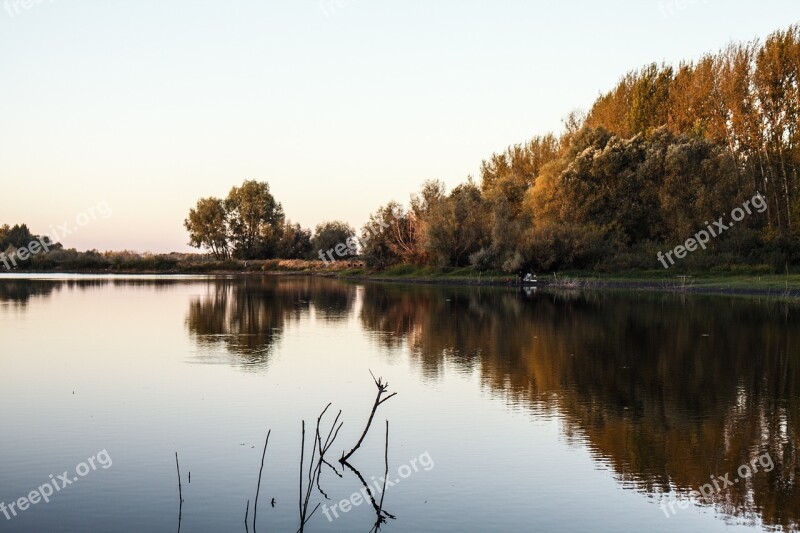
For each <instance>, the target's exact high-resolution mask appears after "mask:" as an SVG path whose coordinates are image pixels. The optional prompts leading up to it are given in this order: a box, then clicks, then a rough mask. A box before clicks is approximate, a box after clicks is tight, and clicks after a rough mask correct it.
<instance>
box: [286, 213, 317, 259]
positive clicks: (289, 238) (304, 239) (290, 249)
mask: <svg viewBox="0 0 800 533" xmlns="http://www.w3.org/2000/svg"><path fill="white" fill-rule="evenodd" d="M311 250H312V246H311V231H309V230H307V229H303V228H302V227H300V224H292V223H291V222H287V223H286V224H285V225H284V226H283V231H282V234H281V238H280V240H279V241H278V249H277V256H278V257H280V258H281V259H308V258H309V257H311Z"/></svg>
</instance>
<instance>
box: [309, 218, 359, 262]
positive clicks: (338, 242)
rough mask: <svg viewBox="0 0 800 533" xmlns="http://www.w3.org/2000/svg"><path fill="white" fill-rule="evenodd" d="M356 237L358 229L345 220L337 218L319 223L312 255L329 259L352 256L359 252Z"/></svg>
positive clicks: (315, 232) (335, 259) (313, 242)
mask: <svg viewBox="0 0 800 533" xmlns="http://www.w3.org/2000/svg"><path fill="white" fill-rule="evenodd" d="M355 237H356V231H355V230H354V229H353V227H352V226H350V225H349V224H347V223H345V222H341V221H338V220H337V221H333V222H324V223H322V224H319V225H318V226H317V227H316V229H315V230H314V238H313V239H312V241H311V242H312V246H313V250H312V256H314V257H316V258H318V259H322V258H326V260H328V261H337V260H340V259H348V258H352V257H354V256H355V255H356V254H357V253H358V245H357V244H356V240H355ZM329 252H330V253H329ZM326 254H327V255H326Z"/></svg>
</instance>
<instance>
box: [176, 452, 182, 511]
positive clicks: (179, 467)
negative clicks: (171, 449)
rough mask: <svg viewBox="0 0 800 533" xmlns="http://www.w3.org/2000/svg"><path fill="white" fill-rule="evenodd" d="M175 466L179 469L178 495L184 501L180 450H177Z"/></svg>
mask: <svg viewBox="0 0 800 533" xmlns="http://www.w3.org/2000/svg"><path fill="white" fill-rule="evenodd" d="M175 467H176V468H177V469H178V497H179V498H180V499H181V503H183V487H182V486H181V465H180V463H178V452H175Z"/></svg>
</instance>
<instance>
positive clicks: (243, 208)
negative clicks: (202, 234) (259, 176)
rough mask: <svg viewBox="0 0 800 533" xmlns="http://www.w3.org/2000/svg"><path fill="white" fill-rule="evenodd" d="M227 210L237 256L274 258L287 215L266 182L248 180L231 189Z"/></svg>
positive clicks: (232, 242) (226, 205) (226, 200)
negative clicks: (285, 215)
mask: <svg viewBox="0 0 800 533" xmlns="http://www.w3.org/2000/svg"><path fill="white" fill-rule="evenodd" d="M225 209H226V211H227V214H228V228H229V235H230V243H231V246H232V248H233V253H234V256H235V257H237V258H239V259H265V258H270V257H274V256H275V252H276V249H277V245H278V242H279V241H280V237H281V235H280V232H281V229H282V227H283V224H284V214H283V207H281V204H280V203H278V202H277V201H276V200H275V198H274V197H273V196H272V194H270V191H269V185H268V184H267V183H265V182H258V181H254V180H248V181H245V182H244V183H243V184H242V186H241V187H234V188H232V189H231V191H230V192H229V193H228V197H227V198H226V199H225Z"/></svg>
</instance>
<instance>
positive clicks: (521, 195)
mask: <svg viewBox="0 0 800 533" xmlns="http://www.w3.org/2000/svg"><path fill="white" fill-rule="evenodd" d="M799 80H800V25H793V26H791V27H789V28H788V29H786V30H780V31H776V32H775V33H773V34H772V35H770V36H769V37H768V38H767V39H766V40H764V41H763V42H760V41H752V42H749V43H737V44H730V45H728V46H727V47H725V48H724V49H722V50H720V51H718V52H716V53H709V54H707V55H705V56H704V57H702V58H701V59H699V60H698V61H691V62H682V63H680V64H679V65H677V66H673V65H667V64H661V65H659V64H655V63H654V64H651V65H647V66H645V67H643V68H641V69H638V70H635V71H632V72H629V73H628V74H626V75H625V76H623V77H622V79H621V80H620V81H619V83H618V84H617V86H616V87H614V88H613V89H612V90H610V91H609V92H607V93H605V94H603V95H601V96H600V97H599V98H598V99H597V100H596V101H595V103H594V104H593V106H592V107H591V109H590V110H589V111H588V112H586V113H581V112H573V113H571V114H570V115H569V116H568V117H567V118H566V119H565V121H564V129H563V132H562V133H561V134H560V135H555V134H548V135H543V136H537V137H535V138H533V139H531V140H530V141H528V142H525V143H522V144H518V145H514V146H511V147H509V148H508V149H507V150H505V151H504V152H502V153H496V154H493V155H492V156H491V157H489V158H488V159H487V160H485V161H484V162H483V164H482V165H481V169H480V175H479V178H478V179H477V180H476V179H473V178H472V177H470V178H469V179H468V180H467V181H466V182H465V183H462V184H460V185H458V186H457V187H455V188H454V189H453V190H451V191H449V192H448V191H447V190H446V188H445V186H444V184H443V183H442V182H440V181H436V180H433V181H428V182H426V183H425V184H424V185H423V186H422V188H421V190H420V191H419V192H418V193H415V194H413V195H412V196H411V198H410V201H409V203H408V204H407V205H401V204H399V203H397V202H394V201H393V202H389V203H387V204H386V205H384V206H382V207H380V208H378V209H377V210H376V211H375V212H374V213H373V214H372V215H371V216H370V220H369V221H368V222H367V224H366V225H365V226H364V228H363V229H361V230H360V232H359V234H360V235H361V236H362V237H364V236H367V235H368V236H369V237H370V238H369V239H368V240H364V241H362V245H361V246H360V247H359V249H358V253H359V255H360V256H361V257H363V259H364V260H365V261H366V262H367V264H368V265H369V266H371V267H374V268H386V267H388V266H391V265H394V264H399V263H407V264H417V265H432V266H439V267H464V266H473V267H475V268H477V269H480V270H503V271H506V272H516V271H520V270H523V269H533V270H539V271H552V270H557V269H597V270H620V269H656V268H660V266H659V265H658V263H657V261H656V253H657V252H658V251H659V250H661V249H665V248H672V246H674V245H675V244H678V243H680V242H682V241H684V240H685V239H686V238H687V237H690V236H691V235H693V234H694V233H695V232H696V231H697V230H699V229H702V228H704V227H706V226H707V225H708V222H709V220H716V219H717V217H719V216H723V215H725V214H727V213H729V212H730V210H731V209H732V208H734V207H736V206H738V205H741V204H742V202H743V201H744V200H746V199H748V198H751V197H753V195H754V194H755V193H756V192H760V193H761V194H762V195H763V196H764V198H766V200H767V203H768V206H767V209H766V210H765V212H764V213H759V214H758V215H757V216H752V217H749V218H748V219H746V220H745V221H743V222H742V223H741V224H739V225H737V227H736V228H735V229H732V230H731V231H730V232H728V233H726V234H725V235H724V236H721V237H720V238H719V239H716V240H714V241H713V242H712V243H710V245H709V249H708V250H706V251H704V252H703V253H697V254H693V255H692V256H690V257H689V258H687V259H686V261H685V262H684V263H683V266H685V267H686V268H696V269H714V268H721V269H737V268H745V267H747V268H749V267H752V268H759V269H764V270H770V271H784V270H788V269H789V268H790V267H791V266H792V265H795V266H797V265H800V240H798V236H800V194H799V193H800V171H799V169H800V133H799V132H798V122H799V121H800V89H799V88H798V85H799V83H800V81H799ZM186 227H187V229H188V230H189V232H190V235H191V243H192V244H193V245H194V246H204V247H207V248H208V249H209V250H211V252H212V253H213V254H214V255H215V256H217V257H218V258H220V259H223V258H228V257H234V258H242V259H247V258H257V257H261V258H269V257H285V258H295V257H298V258H299V257H308V258H316V256H317V254H318V252H319V250H327V249H328V248H331V247H335V246H336V244H338V243H344V242H346V241H347V239H348V238H351V237H353V236H354V235H355V233H356V232H354V231H353V229H352V228H351V227H349V226H347V225H346V224H344V223H338V222H336V223H327V224H323V225H320V226H319V227H317V228H316V230H315V232H314V234H313V235H312V233H311V231H309V230H304V229H302V228H301V227H300V226H299V225H297V224H294V225H292V224H291V223H289V222H286V221H284V215H283V211H282V208H281V206H280V204H279V203H277V202H276V201H275V200H274V199H273V198H272V196H271V195H270V194H269V188H268V186H267V184H264V183H257V182H245V184H244V185H242V186H241V187H234V188H233V189H232V190H231V193H230V194H229V196H228V198H226V199H225V200H220V199H214V198H208V199H203V200H200V202H198V204H197V206H196V207H195V208H194V209H192V211H191V212H190V215H189V218H188V219H187V221H186ZM375 228H380V229H379V230H378V231H377V232H376V231H375ZM354 253H355V252H354Z"/></svg>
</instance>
